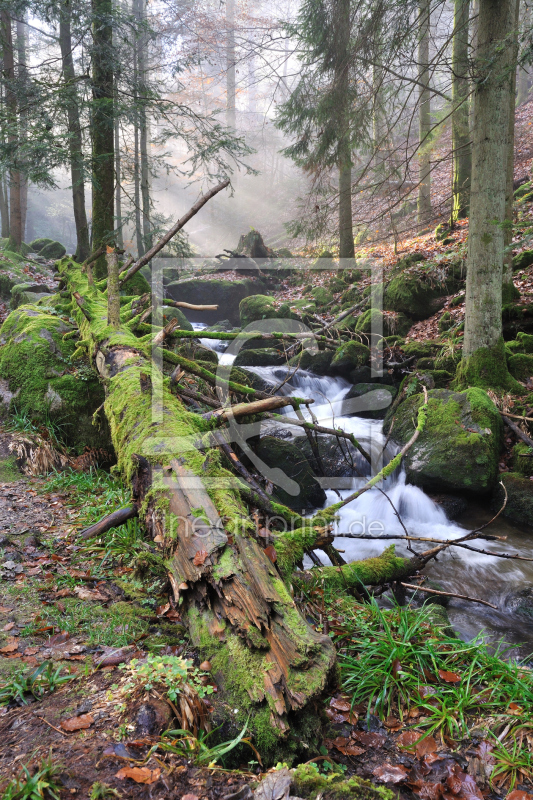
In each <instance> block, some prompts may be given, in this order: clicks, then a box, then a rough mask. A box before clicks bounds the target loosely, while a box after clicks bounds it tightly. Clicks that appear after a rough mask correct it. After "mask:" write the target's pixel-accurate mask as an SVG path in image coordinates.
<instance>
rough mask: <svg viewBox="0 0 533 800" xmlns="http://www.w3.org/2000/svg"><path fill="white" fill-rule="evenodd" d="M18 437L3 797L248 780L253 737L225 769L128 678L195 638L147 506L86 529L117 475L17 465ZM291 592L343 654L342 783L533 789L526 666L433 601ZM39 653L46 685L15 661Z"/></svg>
mask: <svg viewBox="0 0 533 800" xmlns="http://www.w3.org/2000/svg"><path fill="white" fill-rule="evenodd" d="M15 435H16V434H15ZM13 436H14V434H12V433H10V432H7V431H5V430H3V431H2V433H1V434H0V547H1V548H2V551H1V558H0V570H1V573H2V576H1V577H2V580H1V581H0V630H1V634H0V635H1V639H0V702H2V703H3V704H4V705H3V707H1V708H0V734H1V736H2V742H3V746H2V748H1V749H0V776H1V779H2V781H3V783H1V784H0V790H2V789H3V790H4V791H5V792H6V794H5V795H3V796H5V797H11V796H14V797H18V796H19V795H16V794H13V795H10V794H9V792H8V789H7V788H6V787H8V785H9V782H10V781H12V780H13V779H15V780H16V779H17V777H18V778H21V776H22V777H23V772H22V770H23V768H26V769H28V770H29V772H30V774H34V776H37V777H36V779H40V780H41V781H43V782H44V781H46V780H50V781H51V782H52V783H51V785H52V787H53V788H54V787H55V791H56V793H57V795H58V796H59V797H60V798H66V797H79V798H97V797H104V796H112V795H113V794H114V795H115V796H118V797H138V798H153V797H169V798H182V800H219V798H225V799H226V800H230V799H231V798H233V800H246V798H250V797H252V796H253V795H252V791H253V790H254V789H255V787H256V785H257V782H258V780H259V779H260V777H261V771H262V770H261V765H260V763H259V758H260V754H259V755H257V754H256V752H254V751H253V750H252V749H250V748H244V747H242V745H241V749H240V750H239V757H240V758H242V761H243V763H241V764H240V769H227V770H226V769H224V762H223V759H217V756H216V752H215V750H213V751H212V753H211V754H210V753H209V752H206V747H205V745H204V750H199V749H198V741H197V740H195V739H194V738H193V737H191V739H190V741H189V742H188V743H186V742H184V741H181V743H180V742H178V743H177V745H176V746H175V747H174V748H173V749H174V752H169V750H168V747H166V746H165V743H167V744H168V742H169V739H168V737H164V736H162V735H161V733H162V731H163V730H164V729H166V728H168V727H178V723H177V722H176V721H174V723H173V725H171V720H172V717H173V712H172V708H171V703H170V704H169V703H168V700H166V699H165V697H164V696H161V695H160V694H159V693H157V692H156V693H155V694H154V692H145V693H144V694H143V693H142V692H133V693H131V692H130V693H128V692H127V691H126V687H125V672H124V669H123V667H124V665H125V664H128V663H130V662H131V660H132V659H135V658H136V659H139V660H140V661H141V662H142V660H143V659H144V658H145V657H146V655H147V654H152V655H153V654H159V655H162V654H165V653H168V654H173V655H181V656H183V657H186V658H191V659H193V660H194V659H195V658H196V654H195V653H194V650H192V649H191V648H190V646H189V642H188V639H187V636H186V633H185V629H184V628H183V626H182V625H181V623H180V618H179V613H178V612H177V611H176V610H175V609H174V608H173V605H172V601H171V598H170V596H169V591H168V586H166V585H165V580H164V579H162V578H161V576H159V575H154V574H151V573H150V572H149V571H148V572H146V573H145V574H144V576H143V577H141V576H139V574H138V573H137V572H136V571H135V569H134V567H132V566H131V564H132V563H134V562H135V559H136V558H137V557H138V556H139V554H140V555H141V556H142V553H143V550H144V549H146V548H147V545H146V543H145V542H144V541H143V539H142V534H141V532H140V529H139V527H138V525H137V524H136V521H135V525H133V524H131V525H129V526H128V527H127V528H126V530H124V529H122V533H121V534H119V533H118V531H119V530H120V529H115V531H110V532H109V533H108V534H106V535H105V536H104V537H102V540H99V541H95V540H91V541H90V542H86V541H83V540H82V539H81V537H80V536H79V535H78V534H79V530H80V529H81V528H82V527H84V526H85V525H87V524H88V523H91V522H92V521H94V520H95V519H97V518H99V517H100V516H101V515H102V514H105V513H107V512H109V511H110V510H111V509H112V508H115V507H116V506H117V505H119V504H120V503H121V502H123V501H124V497H123V490H122V488H121V487H120V485H119V484H118V483H117V482H116V481H115V480H113V479H112V478H110V476H109V475H107V474H106V473H103V472H99V471H95V470H92V471H90V472H89V473H83V472H75V471H70V472H69V471H67V472H65V473H60V474H55V475H51V476H49V477H48V478H47V479H43V478H35V477H29V476H23V475H21V474H20V472H18V470H17V469H16V466H15V464H14V461H13V458H12V456H11V455H10V453H9V443H10V442H11V441H12V438H13ZM126 557H127V558H126ZM126 561H127V564H128V566H126V565H125V562H126ZM296 591H297V592H300V595H299V597H298V602H299V604H301V606H302V607H303V608H304V609H305V611H306V615H307V617H308V619H309V620H311V621H313V622H314V624H315V625H316V626H317V627H318V628H320V629H322V630H324V631H325V632H328V633H329V634H330V635H331V636H332V637H333V638H334V640H335V642H336V644H337V647H338V650H339V654H340V658H341V667H342V674H341V682H340V683H339V686H338V691H337V692H336V693H335V694H334V695H333V696H331V697H330V698H328V699H327V701H326V703H325V706H324V723H325V725H324V731H323V734H322V735H321V737H320V739H319V740H317V749H318V752H320V754H321V755H320V756H319V757H316V758H315V759H314V760H312V761H313V763H314V765H315V766H314V767H313V769H315V770H316V773H317V775H319V774H320V775H322V776H326V777H327V776H329V780H332V781H333V784H334V782H335V780H338V781H340V780H341V779H344V778H348V777H350V776H354V775H357V776H360V777H362V778H365V779H368V780H370V781H371V782H372V783H374V784H386V785H387V786H388V787H389V788H392V789H393V790H394V793H395V794H398V795H399V796H400V797H402V798H413V797H420V798H429V800H441V799H442V800H451V799H452V798H456V799H457V800H467V798H472V797H477V798H480V800H481V798H484V797H494V798H499V797H503V796H506V795H507V796H509V791H512V792H513V793H512V794H511V795H510V797H511V800H530V798H531V797H533V794H532V795H529V794H528V792H529V791H532V792H533V783H532V778H533V764H532V762H531V757H530V755H529V750H528V745H529V743H530V741H531V739H532V738H533V716H532V713H531V708H532V702H531V701H532V700H533V680H532V677H531V674H530V672H529V670H528V669H525V668H524V669H520V670H518V669H517V668H515V667H513V666H511V665H509V664H508V663H506V662H505V661H502V660H500V659H499V658H498V657H493V656H491V655H490V654H489V653H488V652H487V651H486V650H485V648H484V647H483V646H482V645H480V644H479V643H474V644H472V643H471V644H469V645H466V644H464V643H462V642H459V641H458V640H457V639H455V638H453V636H452V635H451V632H450V631H447V630H446V629H443V628H442V627H440V625H441V623H439V618H438V617H437V618H436V619H435V618H434V615H433V614H432V613H431V609H430V611H428V612H426V611H422V612H420V611H414V610H411V609H401V610H400V609H396V610H392V611H383V610H380V609H378V607H377V606H375V605H371V606H360V605H358V604H357V603H354V601H353V598H347V597H346V598H342V597H341V598H339V597H338V596H337V597H335V598H333V597H331V598H328V597H327V596H324V591H323V589H322V587H321V586H320V585H319V584H317V585H315V586H309V585H307V586H306V587H305V589H302V588H301V587H300V588H298V587H296ZM433 609H435V607H433ZM448 634H450V635H448ZM196 661H197V659H196ZM39 669H41V672H40V675H39V676H38V677H36V678H35V677H34V683H33V689H34V693H35V695H36V697H35V696H34V695H32V693H31V687H32V679H30V681H29V682H28V681H26V683H25V682H24V680H23V679H22V677H21V675H25V676H30V675H32V674H33V675H34V676H35V675H36V672H35V671H36V670H37V671H38V670H39ZM370 677H371V679H370V680H369V678H370ZM64 678H67V680H65V681H64V682H62V680H63V679H64ZM212 682H213V683H214V680H213V681H212ZM156 695H157V696H156ZM380 698H381V700H380ZM208 708H209V704H208ZM317 734H318V732H317ZM173 738H174V742H175V744H176V741H177V740H179V739H180V735H179V734H176V735H175V736H174V737H173ZM170 741H172V740H170ZM186 746H187V747H189V748H190V747H192V748H193V749H192V750H189V751H184V748H185V747H186ZM195 748H196V749H195ZM171 749H172V748H171ZM202 754H203V755H202ZM241 754H242V755H241ZM202 759H203V761H202ZM210 761H213V762H214V761H216V762H217V763H216V764H214V763H211V764H210V763H209V762H210ZM47 764H51V765H52V769H51V771H50V770H49V769H48V766H47ZM308 769H309V768H308ZM333 784H332V788H333ZM12 787H13V784H12ZM246 787H250V788H249V789H247V788H246ZM315 794H316V792H315ZM20 796H21V797H26V795H24V794H22V795H20ZM306 796H307V795H306ZM309 796H314V794H313V793H312V794H311V795H309ZM323 796H324V797H325V798H327V797H328V796H329V795H328V792H327V791H326V792H325V793H323ZM346 796H349V795H346ZM28 797H29V795H28ZM258 797H259V793H258Z"/></svg>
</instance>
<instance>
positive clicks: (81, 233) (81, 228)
mask: <svg viewBox="0 0 533 800" xmlns="http://www.w3.org/2000/svg"><path fill="white" fill-rule="evenodd" d="M71 18H72V6H71V3H70V0H65V2H63V3H62V4H61V7H60V16H59V45H60V48H61V59H62V68H63V80H64V82H65V84H66V92H65V96H66V97H65V99H66V107H67V121H68V131H69V157H70V180H71V182H72V208H73V211H74V224H75V226H76V253H75V259H76V261H79V262H82V261H85V259H86V258H87V256H88V255H89V253H90V250H91V247H90V243H89V226H88V224H87V212H86V210H85V174H84V173H85V171H84V168H83V139H82V132H81V123H80V111H79V106H78V97H77V90H76V84H75V80H76V73H75V71H74V60H73V58H72V34H71Z"/></svg>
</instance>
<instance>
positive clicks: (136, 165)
mask: <svg viewBox="0 0 533 800" xmlns="http://www.w3.org/2000/svg"><path fill="white" fill-rule="evenodd" d="M139 2H140V0H133V3H132V10H133V14H134V16H135V19H138V18H139ZM133 103H134V109H133V202H134V203H135V213H134V217H135V240H136V242H137V258H141V256H143V255H144V253H145V247H144V242H143V235H142V224H141V162H140V153H139V127H140V126H139V40H138V38H137V37H135V39H134V44H133Z"/></svg>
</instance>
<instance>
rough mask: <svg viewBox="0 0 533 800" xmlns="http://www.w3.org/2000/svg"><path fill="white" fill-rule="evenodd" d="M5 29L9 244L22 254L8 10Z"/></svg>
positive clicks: (3, 21) (4, 14) (2, 18)
mask: <svg viewBox="0 0 533 800" xmlns="http://www.w3.org/2000/svg"><path fill="white" fill-rule="evenodd" d="M0 22H1V27H2V51H3V66H4V77H5V82H6V83H5V85H6V110H7V117H8V121H9V128H8V134H7V138H8V144H9V145H10V147H11V150H12V153H13V155H12V156H11V158H12V163H11V166H10V170H9V243H8V249H9V250H14V251H15V252H19V251H20V249H21V245H22V216H21V211H22V209H21V175H20V171H19V168H18V164H17V161H18V157H19V153H18V147H19V131H18V127H19V126H18V120H17V96H16V93H15V57H14V52H13V29H12V25H13V21H12V19H11V16H10V15H9V13H8V12H7V11H2V12H1V14H0Z"/></svg>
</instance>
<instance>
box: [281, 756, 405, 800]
mask: <svg viewBox="0 0 533 800" xmlns="http://www.w3.org/2000/svg"><path fill="white" fill-rule="evenodd" d="M291 792H293V793H294V792H296V793H297V794H298V795H301V796H303V797H306V798H309V800H349V798H353V800H356V799H357V800H393V798H394V797H395V794H393V792H391V791H390V790H389V789H386V788H385V787H384V786H375V785H374V784H373V783H371V782H370V781H365V780H363V779H362V778H357V777H354V778H348V779H345V778H344V776H343V775H342V773H340V772H331V773H330V774H328V775H324V774H322V773H321V772H320V771H319V769H318V767H317V765H316V764H314V763H310V764H309V763H306V764H300V765H299V766H298V767H296V769H295V770H294V772H293V787H292V789H291Z"/></svg>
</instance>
